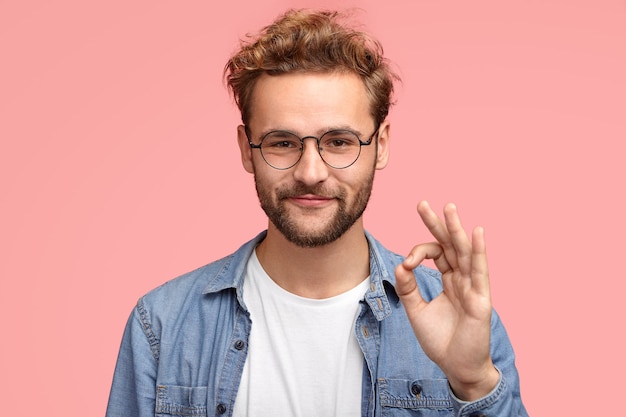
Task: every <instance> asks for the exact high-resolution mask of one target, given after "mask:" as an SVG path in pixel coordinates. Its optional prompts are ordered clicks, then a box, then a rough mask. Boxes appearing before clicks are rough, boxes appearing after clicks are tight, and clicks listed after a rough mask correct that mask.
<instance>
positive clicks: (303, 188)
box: [276, 184, 345, 200]
mask: <svg viewBox="0 0 626 417" xmlns="http://www.w3.org/2000/svg"><path fill="white" fill-rule="evenodd" d="M305 194H313V195H318V196H322V197H326V198H337V199H339V200H343V199H344V196H345V192H344V191H342V190H339V191H332V190H329V189H328V187H324V186H323V185H317V186H312V187H311V186H307V185H304V184H296V185H293V186H286V187H282V188H279V189H278V190H276V197H277V198H278V199H279V200H284V199H286V198H291V197H297V196H299V195H305Z"/></svg>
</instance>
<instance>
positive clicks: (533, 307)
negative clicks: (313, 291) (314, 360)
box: [0, 0, 626, 417]
mask: <svg viewBox="0 0 626 417" xmlns="http://www.w3.org/2000/svg"><path fill="white" fill-rule="evenodd" d="M210 3H214V2H209V1H179V2H174V1H153V0H152V1H119V0H115V1H106V2H105V1H102V2H88V1H79V0H75V1H69V0H57V1H3V0H0V60H1V61H0V62H1V63H0V73H1V75H0V139H1V148H0V182H1V183H0V186H1V188H0V208H1V210H2V216H0V259H1V262H0V277H1V280H0V320H1V327H0V329H1V332H2V338H1V340H0V375H1V377H0V404H2V409H1V411H0V414H1V415H3V416H35V415H53V416H61V415H63V416H81V417H84V416H98V415H103V413H104V409H105V405H106V400H107V396H108V390H109V386H110V382H111V376H112V372H113V367H114V363H115V359H116V355H117V349H118V346H119V342H120V338H121V334H122V330H123V326H124V323H125V321H126V318H127V317H128V314H129V312H130V310H131V308H132V307H133V305H134V303H135V301H136V299H137V298H138V297H139V296H140V295H141V294H143V293H145V292H147V291H148V290H150V289H151V288H153V287H155V286H157V285H158V284H160V283H162V282H164V281H166V280H168V279H170V278H172V277H174V276H177V275H179V274H181V273H183V272H186V271H188V270H191V269H193V268H196V267H198V266H200V265H203V264H205V263H207V262H209V261H211V260H213V259H215V258H217V257H220V256H222V255H225V254H227V253H230V252H231V251H233V250H235V249H236V248H237V247H238V246H239V244H241V243H242V242H244V241H245V240H247V239H248V238H250V237H252V236H253V235H254V234H256V232H258V231H259V230H261V229H262V228H263V227H264V224H265V218H264V216H263V214H262V212H261V210H260V209H259V208H258V203H257V199H256V195H255V193H254V190H253V185H252V178H251V177H250V176H249V175H248V174H246V173H245V172H244V171H243V169H242V168H241V165H240V163H239V159H238V152H237V148H236V142H235V139H236V136H235V127H236V125H237V123H238V114H237V112H236V109H235V106H234V105H233V103H232V102H231V99H230V97H229V96H228V94H227V92H226V90H225V88H224V86H223V85H222V81H221V71H222V67H223V65H224V63H225V61H226V59H227V57H228V56H229V54H230V53H231V52H232V51H233V49H234V48H235V47H236V44H237V41H238V38H239V37H240V36H242V35H243V34H245V33H246V32H248V31H252V30H256V29H258V28H260V27H261V26H262V25H264V24H266V23H268V22H269V21H270V20H271V19H272V18H274V17H275V16H276V15H277V14H278V13H280V12H282V11H283V10H284V9H285V8H286V7H302V6H313V7H342V8H343V7H350V6H358V7H360V8H362V9H363V11H362V12H361V13H360V15H359V20H361V21H362V22H364V24H365V26H366V27H367V28H368V29H369V30H370V31H371V32H373V33H374V34H375V36H377V37H378V38H379V39H380V40H381V41H382V42H383V44H384V46H385V51H386V53H387V56H388V57H389V58H390V59H391V60H393V61H394V62H395V63H396V65H397V66H398V68H399V71H400V73H401V75H402V77H403V79H404V83H403V84H402V85H401V86H399V92H398V104H397V106H396V107H395V108H394V109H393V110H392V114H391V116H390V118H391V121H392V131H393V148H392V158H391V162H390V166H389V167H388V168H387V169H386V170H384V171H381V172H379V175H378V177H377V182H376V184H375V187H374V195H373V200H372V202H371V205H370V207H369V208H368V211H367V213H366V220H365V221H366V226H367V228H368V229H369V230H371V231H372V232H374V233H375V235H376V236H377V237H378V238H379V239H380V240H382V241H383V242H385V243H386V244H387V245H388V246H389V247H390V248H392V249H394V250H397V251H399V252H402V253H406V252H407V251H408V250H409V249H410V247H412V246H413V245H414V244H416V243H418V242H421V241H424V240H430V238H429V237H428V235H427V233H426V231H425V228H424V227H423V226H422V225H421V224H420V222H419V220H418V217H417V215H416V213H415V204H416V203H417V201H418V200H419V199H428V200H429V201H431V203H432V205H433V206H435V207H436V208H437V209H438V210H441V207H442V206H443V204H444V203H445V202H447V201H454V202H456V203H457V204H458V206H459V207H460V210H461V213H462V215H463V218H464V221H465V224H466V226H467V227H468V228H470V227H471V226H473V225H476V224H482V225H483V226H485V227H486V230H487V242H488V246H489V255H490V265H491V277H492V291H493V301H494V304H495V306H496V308H497V309H498V311H499V313H500V314H501V316H502V318H503V320H504V322H505V324H506V326H507V328H508V331H509V333H510V337H511V339H512V341H513V343H514V346H515V348H516V351H517V355H518V367H519V371H520V374H521V377H522V395H523V398H524V400H525V403H526V405H527V407H528V410H529V412H530V413H531V415H533V416H559V415H583V414H586V413H587V411H592V412H593V413H594V415H609V414H610V415H616V414H615V413H616V412H617V413H619V411H616V410H617V407H619V404H620V403H621V400H622V397H623V390H624V383H623V378H624V372H625V371H626V369H625V365H624V360H623V357H624V353H623V352H624V351H626V349H625V346H624V344H625V343H624V338H623V335H621V333H622V332H623V328H624V325H623V323H622V322H623V318H624V316H625V314H624V313H625V311H624V309H625V307H624V305H625V304H626V303H625V302H624V296H623V292H624V279H625V278H626V276H625V274H624V270H623V267H622V264H621V263H622V262H623V261H624V249H625V245H624V236H625V234H624V232H625V231H626V230H625V229H626V227H625V221H624V211H625V210H626V204H625V202H624V178H625V170H624V164H625V162H624V159H625V158H624V151H623V145H622V144H623V143H624V141H625V140H626V121H625V120H626V76H625V75H626V2H624V1H609V0H586V1H580V0H578V1H573V0H567V1H565V0H561V1H557V0H534V1H506V2H504V1H497V0H493V1H485V0H474V1H430V0H429V1H426V0H420V1H406V0H386V1H378V0H367V1H357V0H352V1H341V0H339V1H338V0H328V1H309V2H304V1H277V0H274V1H263V2H261V1H258V0H254V1H253V0H244V1H230V2H220V4H219V5H217V6H216V5H210Z"/></svg>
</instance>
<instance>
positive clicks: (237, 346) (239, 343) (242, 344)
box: [235, 340, 246, 350]
mask: <svg viewBox="0 0 626 417" xmlns="http://www.w3.org/2000/svg"><path fill="white" fill-rule="evenodd" d="M245 347H246V342H244V341H243V340H237V341H236V342H235V349H237V350H243V348H245Z"/></svg>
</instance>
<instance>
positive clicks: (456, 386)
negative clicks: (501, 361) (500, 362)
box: [448, 365, 500, 402]
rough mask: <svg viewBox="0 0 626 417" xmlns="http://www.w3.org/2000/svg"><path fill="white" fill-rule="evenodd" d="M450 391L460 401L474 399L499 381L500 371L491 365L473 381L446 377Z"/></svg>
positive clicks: (482, 395)
mask: <svg viewBox="0 0 626 417" xmlns="http://www.w3.org/2000/svg"><path fill="white" fill-rule="evenodd" d="M448 382H449V384H450V388H451V389H452V393H453V394H454V395H455V396H456V397H457V398H458V399H459V400H461V401H467V402H471V401H476V400H478V399H480V398H483V397H485V396H486V395H487V394H489V393H490V392H491V391H493V390H494V388H495V387H496V386H497V385H498V383H499V382H500V372H499V371H498V370H497V369H496V368H495V366H493V365H491V366H490V368H489V369H488V370H487V371H485V373H484V376H482V377H480V378H478V379H477V380H475V381H474V382H462V381H458V380H455V379H454V378H448Z"/></svg>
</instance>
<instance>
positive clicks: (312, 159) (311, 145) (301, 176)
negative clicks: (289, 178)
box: [293, 138, 328, 185]
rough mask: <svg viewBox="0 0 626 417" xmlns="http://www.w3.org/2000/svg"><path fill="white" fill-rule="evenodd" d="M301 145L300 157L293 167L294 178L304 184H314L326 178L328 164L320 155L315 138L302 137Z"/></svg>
mask: <svg viewBox="0 0 626 417" xmlns="http://www.w3.org/2000/svg"><path fill="white" fill-rule="evenodd" d="M307 139H308V140H307ZM302 147H303V149H302V157H301V158H300V161H299V162H298V163H297V164H296V166H295V167H294V171H293V176H294V178H295V179H296V180H297V181H300V182H301V183H303V184H306V185H315V184H318V183H320V182H322V181H324V180H326V178H328V165H326V163H325V162H324V161H323V160H322V157H321V156H320V153H319V151H318V144H317V140H316V139H315V138H304V140H303V143H302Z"/></svg>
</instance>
